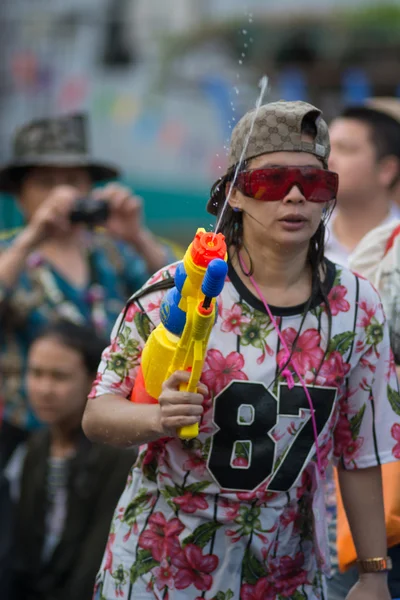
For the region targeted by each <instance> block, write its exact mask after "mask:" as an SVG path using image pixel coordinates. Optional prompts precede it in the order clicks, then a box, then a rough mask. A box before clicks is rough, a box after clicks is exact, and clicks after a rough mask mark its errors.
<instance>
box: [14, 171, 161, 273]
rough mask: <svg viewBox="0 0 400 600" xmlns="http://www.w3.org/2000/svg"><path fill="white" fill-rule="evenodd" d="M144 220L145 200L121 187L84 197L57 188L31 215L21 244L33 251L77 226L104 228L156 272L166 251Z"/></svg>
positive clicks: (107, 188)
mask: <svg viewBox="0 0 400 600" xmlns="http://www.w3.org/2000/svg"><path fill="white" fill-rule="evenodd" d="M141 217H142V201H141V200H140V198H138V197H137V196H133V195H132V193H131V191H130V190H129V189H128V188H125V187H123V186H121V185H119V184H114V183H113V184H109V185H107V186H105V187H104V188H102V189H96V190H94V191H93V192H92V194H91V195H90V196H88V197H85V198H82V194H80V193H79V191H78V190H77V189H76V188H74V187H71V186H67V185H62V186H57V187H56V188H54V189H53V191H52V192H51V194H50V195H49V196H48V198H47V199H46V200H45V201H44V202H43V204H42V205H41V206H40V207H39V208H38V209H37V211H36V212H35V213H34V215H33V216H32V219H31V220H30V222H29V225H28V226H27V228H26V230H25V231H24V232H23V234H22V237H23V240H21V242H23V244H24V246H25V247H29V249H30V250H32V249H34V248H36V247H37V246H39V245H40V244H41V243H43V242H45V241H48V240H50V239H54V238H59V237H65V236H67V235H69V234H71V233H72V232H73V230H74V229H75V228H76V227H77V226H82V225H84V226H86V227H90V228H94V227H96V226H102V227H104V228H105V229H106V230H107V232H108V233H109V234H110V235H111V236H112V237H114V238H116V239H119V240H121V241H124V242H126V243H128V244H129V245H131V246H133V247H134V248H135V250H136V251H137V252H138V254H140V255H141V256H142V257H143V259H144V261H145V262H146V264H147V267H148V270H149V271H150V272H154V271H157V270H158V269H159V268H161V267H162V266H163V265H164V264H165V255H164V249H163V247H162V246H161V245H160V244H159V243H158V242H157V241H156V240H155V238H154V237H153V235H152V234H151V233H150V231H149V230H148V229H146V228H144V227H143V226H142V219H141Z"/></svg>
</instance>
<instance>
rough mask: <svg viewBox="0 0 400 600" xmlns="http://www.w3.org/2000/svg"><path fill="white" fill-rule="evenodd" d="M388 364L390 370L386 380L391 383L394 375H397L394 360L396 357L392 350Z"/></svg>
mask: <svg viewBox="0 0 400 600" xmlns="http://www.w3.org/2000/svg"><path fill="white" fill-rule="evenodd" d="M387 364H388V370H387V373H386V380H387V381H390V380H391V378H392V377H393V376H394V375H396V363H395V360H394V355H393V352H392V349H390V357H389V360H388V361H387Z"/></svg>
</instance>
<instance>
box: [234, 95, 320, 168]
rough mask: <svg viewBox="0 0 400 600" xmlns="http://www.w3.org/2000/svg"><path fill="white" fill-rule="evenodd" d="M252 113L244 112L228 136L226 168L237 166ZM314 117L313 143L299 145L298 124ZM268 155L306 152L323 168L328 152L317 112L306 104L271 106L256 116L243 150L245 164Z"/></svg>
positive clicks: (299, 130) (299, 128)
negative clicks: (262, 155) (229, 143)
mask: <svg viewBox="0 0 400 600" xmlns="http://www.w3.org/2000/svg"><path fill="white" fill-rule="evenodd" d="M254 112H255V109H254V110H252V111H250V112H248V113H247V114H245V115H244V117H243V118H242V119H241V120H240V121H239V123H238V124H237V125H236V127H235V129H234V130H233V132H232V140H231V147H230V153H229V167H233V166H234V165H235V164H236V163H238V162H239V160H240V156H241V154H242V151H243V147H244V145H245V143H246V139H247V136H248V135H249V131H250V128H251V123H252V120H253V118H254ZM310 113H313V114H314V115H315V117H316V122H315V124H316V127H317V137H316V139H315V140H314V142H313V143H312V142H302V141H301V124H302V121H303V119H304V117H305V116H306V115H307V114H310ZM268 152H309V153H310V154H314V155H315V156H317V157H318V158H320V159H321V160H322V161H323V162H324V163H325V165H326V162H327V160H328V156H329V152H330V144H329V133H328V126H327V124H326V123H325V121H323V119H322V118H321V111H320V110H318V109H317V108H315V106H312V105H311V104H308V103H307V102H300V101H298V102H284V101H279V102H271V103H270V104H265V105H264V106H262V107H261V108H260V109H259V111H258V114H257V117H256V120H255V123H254V127H253V131H252V133H251V137H250V140H249V143H248V146H247V150H246V154H245V160H248V159H250V158H254V157H255V156H259V155H260V154H266V153H268Z"/></svg>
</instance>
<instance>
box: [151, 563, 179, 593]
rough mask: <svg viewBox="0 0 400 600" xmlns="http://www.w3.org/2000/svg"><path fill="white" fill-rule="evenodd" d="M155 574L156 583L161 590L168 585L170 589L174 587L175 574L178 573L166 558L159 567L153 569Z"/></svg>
mask: <svg viewBox="0 0 400 600" xmlns="http://www.w3.org/2000/svg"><path fill="white" fill-rule="evenodd" d="M153 573H154V576H155V579H156V581H155V583H156V586H157V587H158V589H159V590H162V589H163V588H165V587H167V588H168V589H171V590H173V589H174V576H175V575H176V569H175V567H173V566H172V565H170V564H169V563H168V561H167V560H166V559H164V560H163V561H162V563H161V565H160V566H159V567H156V568H155V569H154V570H153Z"/></svg>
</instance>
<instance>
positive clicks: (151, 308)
mask: <svg viewBox="0 0 400 600" xmlns="http://www.w3.org/2000/svg"><path fill="white" fill-rule="evenodd" d="M162 299H163V297H162V296H159V297H158V298H157V299H156V301H155V302H149V304H148V306H147V313H148V314H150V313H152V312H155V311H156V312H157V313H158V312H159V311H160V307H161V301H162Z"/></svg>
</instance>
